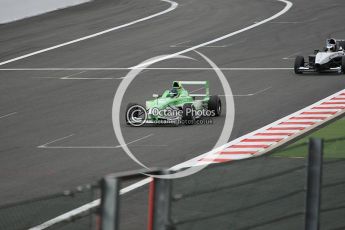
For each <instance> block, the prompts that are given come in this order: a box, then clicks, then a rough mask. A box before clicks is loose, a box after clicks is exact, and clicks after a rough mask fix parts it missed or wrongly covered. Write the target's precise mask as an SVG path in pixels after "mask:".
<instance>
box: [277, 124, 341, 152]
mask: <svg viewBox="0 0 345 230" xmlns="http://www.w3.org/2000/svg"><path fill="white" fill-rule="evenodd" d="M311 137H315V138H322V139H323V140H324V157H325V158H345V118H342V119H339V120H338V121H336V122H334V123H331V124H330V125H328V126H326V127H323V128H322V129H319V130H318V131H316V132H314V133H312V134H310V135H309V136H307V137H304V138H303V139H301V140H299V141H297V142H295V143H293V144H291V145H289V146H287V147H285V148H284V149H282V150H280V151H278V152H276V153H274V155H273V156H281V157H306V156H307V153H308V140H309V138H311Z"/></svg>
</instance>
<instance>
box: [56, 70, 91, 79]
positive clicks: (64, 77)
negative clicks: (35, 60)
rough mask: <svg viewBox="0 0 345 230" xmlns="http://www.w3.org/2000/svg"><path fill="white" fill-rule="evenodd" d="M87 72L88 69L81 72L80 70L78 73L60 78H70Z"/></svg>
mask: <svg viewBox="0 0 345 230" xmlns="http://www.w3.org/2000/svg"><path fill="white" fill-rule="evenodd" d="M85 72H87V71H86V70H84V71H81V72H78V73H74V74H70V75H67V76H65V77H61V78H60V79H62V80H65V79H69V77H74V76H78V75H80V74H83V73H85Z"/></svg>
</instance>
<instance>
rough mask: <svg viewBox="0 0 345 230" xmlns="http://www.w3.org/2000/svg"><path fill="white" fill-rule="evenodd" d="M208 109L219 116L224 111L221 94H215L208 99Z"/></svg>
mask: <svg viewBox="0 0 345 230" xmlns="http://www.w3.org/2000/svg"><path fill="white" fill-rule="evenodd" d="M208 110H210V111H211V112H212V114H213V116H215V117H218V116H220V114H221V113H222V102H221V100H220V98H219V96H217V95H214V96H211V97H210V100H209V101H208Z"/></svg>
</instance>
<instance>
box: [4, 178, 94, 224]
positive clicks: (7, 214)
mask: <svg viewBox="0 0 345 230" xmlns="http://www.w3.org/2000/svg"><path fill="white" fill-rule="evenodd" d="M96 198H99V188H98V187H97V186H91V185H87V186H81V187H78V188H76V189H74V190H70V191H64V192H62V193H57V194H53V195H49V196H44V197H38V198H34V199H31V200H26V201H22V202H18V203H13V204H7V205H3V206H0V229H6V230H24V229H29V228H32V227H35V226H37V225H40V224H42V223H44V222H46V221H48V220H51V219H53V218H55V217H57V216H59V215H61V214H63V213H66V212H68V211H70V210H73V209H75V208H78V207H80V206H82V205H84V204H86V203H89V202H91V201H93V200H94V199H96ZM94 225H95V210H90V211H89V212H86V213H83V214H82V215H81V216H77V217H76V218H74V219H70V220H68V221H67V222H62V223H60V224H59V225H56V226H53V228H51V229H61V230H68V229H73V230H79V229H84V230H87V229H95V228H94Z"/></svg>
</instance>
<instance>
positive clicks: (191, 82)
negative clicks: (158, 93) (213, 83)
mask: <svg viewBox="0 0 345 230" xmlns="http://www.w3.org/2000/svg"><path fill="white" fill-rule="evenodd" d="M175 84H178V85H181V86H182V87H183V85H201V86H203V88H205V91H206V92H205V94H193V93H190V94H189V96H191V97H208V96H210V89H209V87H208V81H174V83H173V85H175ZM197 91H198V90H197Z"/></svg>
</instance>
